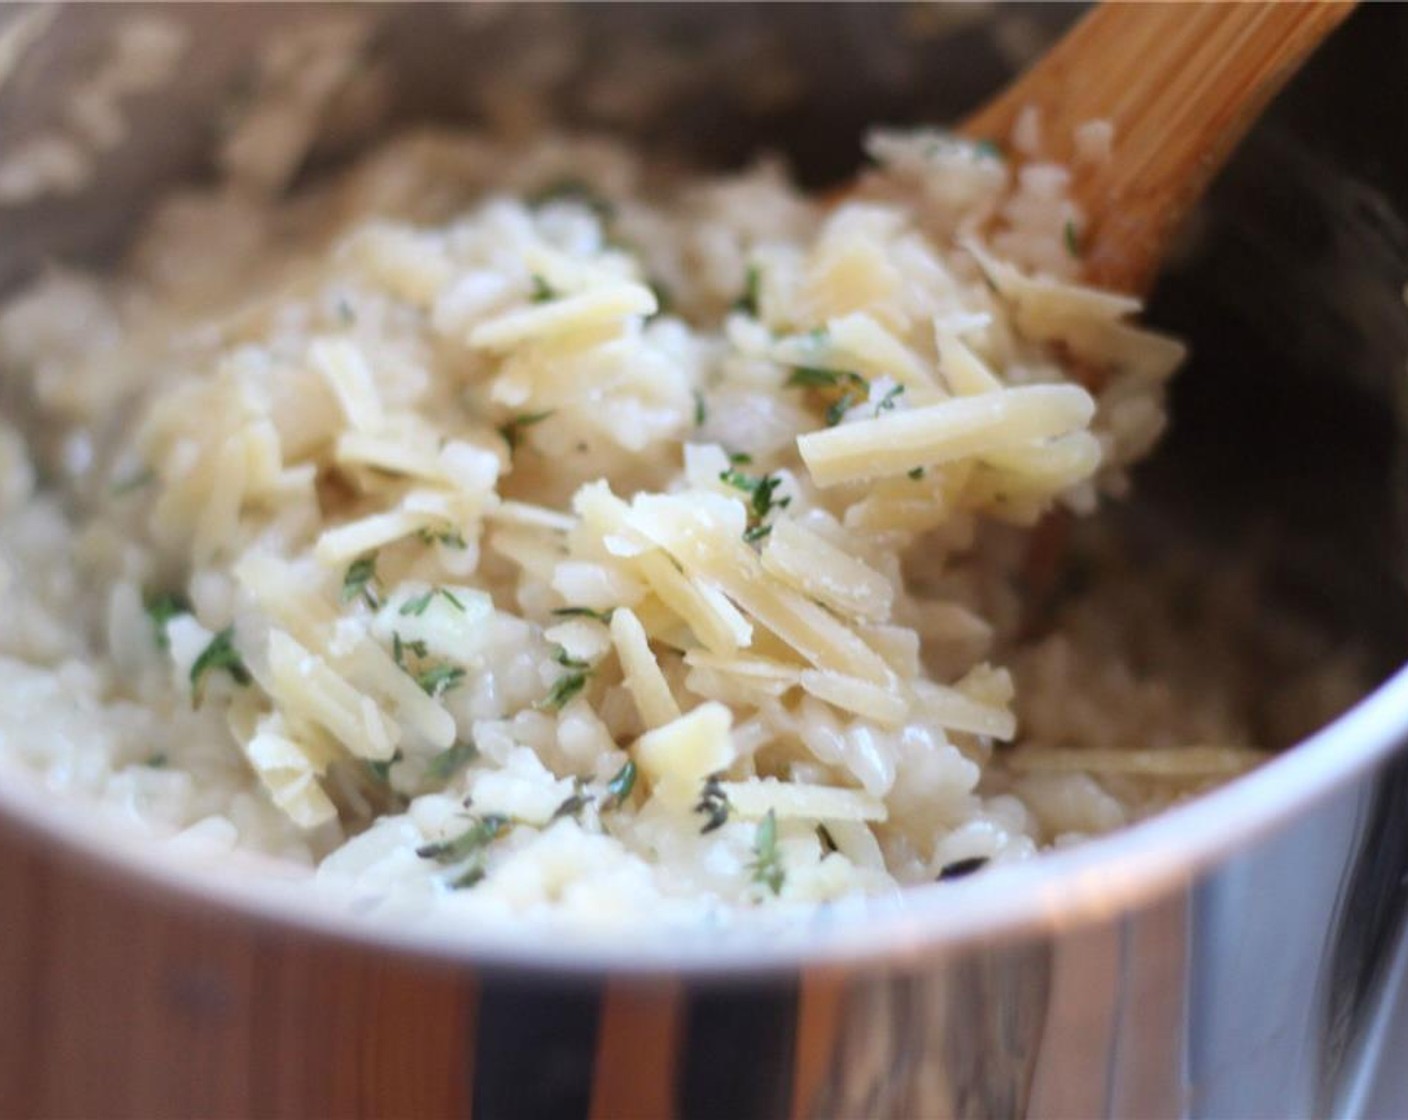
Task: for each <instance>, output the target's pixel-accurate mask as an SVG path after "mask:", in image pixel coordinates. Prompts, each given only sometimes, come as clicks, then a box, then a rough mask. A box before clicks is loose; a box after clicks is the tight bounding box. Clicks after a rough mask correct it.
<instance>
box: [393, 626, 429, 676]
mask: <svg viewBox="0 0 1408 1120" xmlns="http://www.w3.org/2000/svg"><path fill="white" fill-rule="evenodd" d="M429 652H430V650H429V649H428V648H427V646H426V644H425V642H424V641H422V640H421V639H419V638H417V639H416V640H415V641H413V642H405V641H402V640H401V635H400V634H396V633H393V634H392V635H391V658H392V660H393V661H395V662H396V664H397V665H398V666H399V667H400V668H402V669H405V670H406V672H408V673H409V672H410V669H409V667H407V665H406V654H407V653H410V654H413V655H414V656H416V657H424V656H426V654H428V653H429Z"/></svg>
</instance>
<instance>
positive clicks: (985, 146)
mask: <svg viewBox="0 0 1408 1120" xmlns="http://www.w3.org/2000/svg"><path fill="white" fill-rule="evenodd" d="M973 151H974V152H976V153H977V154H978V155H980V156H987V157H988V158H989V159H1002V158H1003V154H1002V145H1001V144H999V143H998V142H997V141H996V140H987V139H983V140H974V141H973Z"/></svg>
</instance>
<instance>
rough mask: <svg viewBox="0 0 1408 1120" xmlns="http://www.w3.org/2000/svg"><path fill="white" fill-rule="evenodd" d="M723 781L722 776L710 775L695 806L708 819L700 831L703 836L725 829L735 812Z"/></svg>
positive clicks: (695, 809) (697, 811)
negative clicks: (729, 818) (725, 824)
mask: <svg viewBox="0 0 1408 1120" xmlns="http://www.w3.org/2000/svg"><path fill="white" fill-rule="evenodd" d="M722 779H723V775H722V774H710V775H709V776H708V777H707V778H705V779H704V788H703V789H702V790H700V792H699V801H698V803H697V804H696V805H695V806H694V811H695V812H696V813H701V814H703V815H704V816H705V817H706V818H707V820H705V822H704V827H703V828H701V829H700V830H699V832H700V834H701V835H703V834H704V833H706V832H713V831H714V829H716V828H723V826H724V823H725V822H726V821H727V820H728V815H729V813H731V812H732V811H733V806H732V805H730V804H729V800H728V794H726V793H725V792H724V790H723V786H722V785H721V784H720V782H721V781H722Z"/></svg>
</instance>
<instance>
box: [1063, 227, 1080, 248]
mask: <svg viewBox="0 0 1408 1120" xmlns="http://www.w3.org/2000/svg"><path fill="white" fill-rule="evenodd" d="M1064 232H1065V236H1066V252H1068V253H1070V254H1071V256H1073V257H1079V256H1080V235H1079V234H1078V233H1077V232H1076V224H1075V222H1072V221H1069V220H1068V221H1067V222H1066V226H1065V231H1064Z"/></svg>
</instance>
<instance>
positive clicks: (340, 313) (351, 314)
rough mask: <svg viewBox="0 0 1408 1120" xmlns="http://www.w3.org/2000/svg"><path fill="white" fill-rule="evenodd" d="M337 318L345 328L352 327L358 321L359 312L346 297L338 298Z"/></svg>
mask: <svg viewBox="0 0 1408 1120" xmlns="http://www.w3.org/2000/svg"><path fill="white" fill-rule="evenodd" d="M337 318H338V321H339V322H340V323H341V324H342V325H343V326H344V327H350V326H351V325H352V324H353V323H355V322H356V321H357V312H356V311H355V310H354V309H353V307H352V303H351V301H350V300H349V299H348V298H347V297H346V296H338V297H337Z"/></svg>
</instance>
